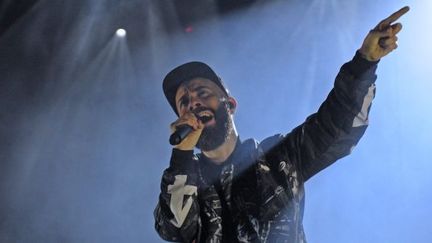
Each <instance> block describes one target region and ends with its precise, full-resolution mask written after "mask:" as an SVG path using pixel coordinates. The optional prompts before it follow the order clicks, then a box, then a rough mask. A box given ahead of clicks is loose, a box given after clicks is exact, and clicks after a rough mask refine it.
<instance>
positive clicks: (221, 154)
mask: <svg viewBox="0 0 432 243" xmlns="http://www.w3.org/2000/svg"><path fill="white" fill-rule="evenodd" d="M237 139H238V134H237V130H236V128H235V126H234V125H233V129H232V131H231V133H230V134H229V135H228V138H227V140H226V141H225V142H224V143H223V144H222V145H221V146H219V147H217V148H216V149H214V150H210V151H202V152H203V154H204V155H205V156H206V157H207V158H209V159H210V160H211V161H212V162H213V163H215V164H218V165H220V164H222V163H223V162H225V161H226V160H227V159H228V157H229V156H230V155H231V154H232V152H233V151H234V149H235V146H236V144H237Z"/></svg>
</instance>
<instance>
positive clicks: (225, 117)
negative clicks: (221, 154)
mask: <svg viewBox="0 0 432 243" xmlns="http://www.w3.org/2000/svg"><path fill="white" fill-rule="evenodd" d="M209 110H211V111H212V112H213V114H214V118H215V121H216V123H215V125H214V126H212V127H205V128H204V129H203V131H202V133H201V136H200V138H199V140H198V143H197V145H196V147H197V148H199V149H201V150H203V151H211V150H214V149H216V148H218V147H219V146H221V145H222V144H223V143H224V142H225V141H226V140H227V139H228V135H229V134H230V132H231V130H232V123H231V122H230V121H229V108H228V103H227V102H221V103H220V104H219V107H218V108H217V110H216V111H213V110H212V109H209Z"/></svg>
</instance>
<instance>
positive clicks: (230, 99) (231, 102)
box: [227, 96, 237, 114]
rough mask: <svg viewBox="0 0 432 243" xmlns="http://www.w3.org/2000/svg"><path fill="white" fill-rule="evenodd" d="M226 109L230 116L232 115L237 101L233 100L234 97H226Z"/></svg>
mask: <svg viewBox="0 0 432 243" xmlns="http://www.w3.org/2000/svg"><path fill="white" fill-rule="evenodd" d="M227 100H228V108H229V110H230V114H234V112H235V110H236V108H237V100H236V99H234V97H231V96H230V97H228V99H227Z"/></svg>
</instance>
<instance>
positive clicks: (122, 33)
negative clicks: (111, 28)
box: [116, 29, 126, 37]
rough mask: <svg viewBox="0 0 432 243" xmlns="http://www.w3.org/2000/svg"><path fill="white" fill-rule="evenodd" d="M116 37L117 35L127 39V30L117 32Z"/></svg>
mask: <svg viewBox="0 0 432 243" xmlns="http://www.w3.org/2000/svg"><path fill="white" fill-rule="evenodd" d="M116 35H117V36H118V37H125V36H126V30H124V29H118V30H117V31H116Z"/></svg>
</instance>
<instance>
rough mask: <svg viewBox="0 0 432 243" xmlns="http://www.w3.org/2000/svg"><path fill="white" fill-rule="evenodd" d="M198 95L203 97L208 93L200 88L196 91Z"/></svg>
mask: <svg viewBox="0 0 432 243" xmlns="http://www.w3.org/2000/svg"><path fill="white" fill-rule="evenodd" d="M198 96H199V97H201V98H205V97H207V96H209V93H208V92H207V91H206V90H201V91H200V92H198Z"/></svg>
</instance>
